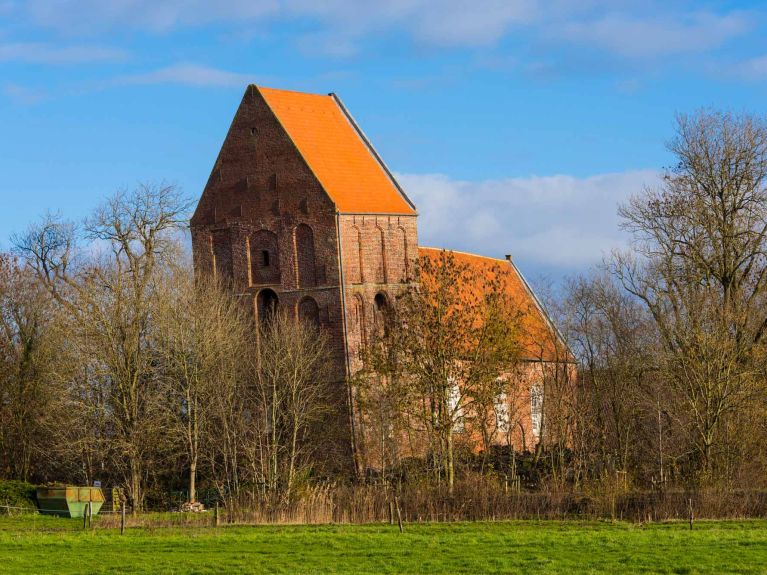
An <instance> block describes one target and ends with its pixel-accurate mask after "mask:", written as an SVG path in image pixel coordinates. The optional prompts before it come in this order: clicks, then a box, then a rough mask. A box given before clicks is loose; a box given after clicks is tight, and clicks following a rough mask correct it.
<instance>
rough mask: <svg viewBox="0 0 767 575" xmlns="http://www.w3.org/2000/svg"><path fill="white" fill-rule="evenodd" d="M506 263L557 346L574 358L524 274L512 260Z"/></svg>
mask: <svg viewBox="0 0 767 575" xmlns="http://www.w3.org/2000/svg"><path fill="white" fill-rule="evenodd" d="M506 262H507V263H508V264H509V266H511V268H512V269H513V270H514V271H515V272H516V274H517V276H518V277H519V279H520V280H522V285H524V286H525V289H526V290H527V293H528V295H529V296H530V297H531V298H532V300H533V303H534V304H535V307H537V308H538V311H539V312H540V314H541V316H542V317H543V319H544V321H545V322H546V323H547V324H548V325H549V328H550V329H551V330H552V331H553V332H554V334H555V335H556V338H557V339H558V340H559V344H560V345H561V346H562V347H564V348H565V349H566V350H567V354H568V355H569V356H570V357H573V358H574V357H575V354H574V353H573V350H571V349H570V346H569V345H567V340H566V339H565V337H564V336H563V335H562V332H561V331H559V327H557V324H556V323H554V320H553V319H551V316H550V315H549V312H548V311H547V310H546V307H545V306H544V305H543V302H541V300H540V299H539V298H538V296H537V295H536V294H535V291H533V288H532V287H531V286H530V284H529V283H528V281H527V279H526V278H525V276H524V274H523V273H522V272H521V271H519V268H518V267H517V265H516V264H515V263H514V261H513V260H511V259H509V260H506Z"/></svg>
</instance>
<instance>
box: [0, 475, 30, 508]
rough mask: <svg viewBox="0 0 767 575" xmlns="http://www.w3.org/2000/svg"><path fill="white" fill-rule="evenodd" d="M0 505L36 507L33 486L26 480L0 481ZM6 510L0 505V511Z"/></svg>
mask: <svg viewBox="0 0 767 575" xmlns="http://www.w3.org/2000/svg"><path fill="white" fill-rule="evenodd" d="M0 506H9V507H22V508H24V509H36V508H37V505H36V504H35V486H34V485H32V484H31V483H27V482H26V481H12V480H8V481H0ZM7 511H8V510H7V509H3V508H2V507H0V513H5V512H7Z"/></svg>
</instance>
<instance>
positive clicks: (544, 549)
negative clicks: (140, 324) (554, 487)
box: [0, 517, 767, 574]
mask: <svg viewBox="0 0 767 575" xmlns="http://www.w3.org/2000/svg"><path fill="white" fill-rule="evenodd" d="M158 572H161V573H239V572H248V573H296V572H298V573H425V572H428V573H474V574H477V573H487V572H506V573H767V522H766V521H743V522H715V521H711V522H708V521H706V522H699V523H697V524H696V525H695V529H694V530H693V531H690V530H689V527H688V526H687V525H686V524H684V523H666V524H651V525H641V526H640V525H634V524H628V523H607V522H605V523H599V522H588V523H583V522H575V521H565V522H556V521H549V522H532V521H526V522H525V521H520V522H499V523H431V524H409V525H406V526H405V533H404V534H400V533H399V531H398V530H397V528H396V526H389V525H326V526H258V527H220V528H214V527H190V528H179V527H170V528H157V529H130V530H128V532H127V533H126V535H124V536H122V537H121V536H120V535H119V532H117V531H116V530H111V529H109V530H106V529H95V530H92V531H82V529H81V522H80V520H67V519H57V518H49V517H37V518H35V519H31V518H29V517H27V518H0V573H158Z"/></svg>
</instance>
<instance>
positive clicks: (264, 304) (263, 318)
mask: <svg viewBox="0 0 767 575" xmlns="http://www.w3.org/2000/svg"><path fill="white" fill-rule="evenodd" d="M279 309H280V298H279V296H278V295H277V293H276V292H275V291H274V290H272V289H269V288H264V289H262V290H261V291H259V292H258V295H257V296H256V313H257V314H258V321H259V322H260V323H262V324H264V323H266V322H268V321H269V320H270V319H271V318H272V317H274V314H276V313H277V311H278V310H279ZM296 313H297V315H298V319H300V320H301V321H303V322H306V323H307V325H311V326H314V327H316V328H318V329H319V327H320V306H319V305H318V304H317V301H316V300H315V299H314V298H313V297H311V296H305V297H303V298H302V299H301V300H300V301H299V302H298V305H297V306H296Z"/></svg>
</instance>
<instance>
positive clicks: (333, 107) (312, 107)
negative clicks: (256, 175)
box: [257, 87, 415, 215]
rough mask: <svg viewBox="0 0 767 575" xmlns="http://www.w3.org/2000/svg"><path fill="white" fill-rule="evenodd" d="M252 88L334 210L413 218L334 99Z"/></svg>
mask: <svg viewBox="0 0 767 575" xmlns="http://www.w3.org/2000/svg"><path fill="white" fill-rule="evenodd" d="M257 89H258V91H259V92H260V93H261V95H262V96H263V97H264V100H266V103H267V104H268V105H269V107H270V108H271V110H272V112H274V114H275V116H276V117H277V119H278V120H279V121H280V123H281V124H282V126H283V127H284V128H285V131H286V132H287V133H288V136H289V137H290V138H291V139H292V140H293V143H294V144H295V145H296V148H298V151H299V152H300V153H301V155H302V156H303V158H304V160H305V161H306V163H307V164H308V165H309V168H310V169H311V170H312V171H313V172H314V174H315V176H317V179H318V180H319V181H320V184H322V187H323V188H324V189H325V191H326V192H327V193H328V195H329V196H330V198H331V199H332V200H333V202H334V203H335V205H336V209H337V210H338V211H339V212H341V213H375V214H408V215H410V214H413V215H414V214H415V208H414V206H413V205H412V204H411V203H410V201H409V200H408V199H407V197H406V196H405V195H404V193H403V192H402V191H401V190H400V189H399V187H398V185H397V183H396V182H395V181H394V178H393V177H392V176H391V175H390V174H389V173H388V172H387V170H386V168H385V166H384V165H383V162H382V161H381V160H380V158H378V156H377V154H376V153H375V151H374V150H373V148H372V146H371V145H370V144H369V143H368V142H367V141H366V139H365V138H364V136H363V135H362V132H361V130H360V129H359V128H358V127H357V125H356V124H355V123H354V120H352V118H351V116H349V114H348V113H346V111H345V109H344V108H343V105H342V104H341V102H340V100H338V99H337V98H336V97H335V96H333V95H329V96H322V95H319V94H305V93H303V92H291V91H287V90H275V89H273V88H262V87H257Z"/></svg>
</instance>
